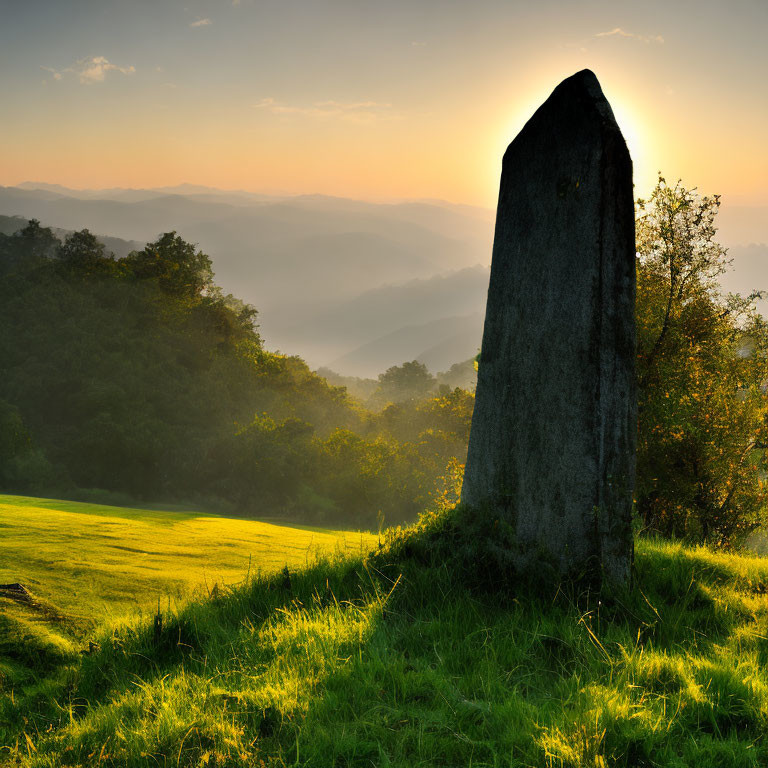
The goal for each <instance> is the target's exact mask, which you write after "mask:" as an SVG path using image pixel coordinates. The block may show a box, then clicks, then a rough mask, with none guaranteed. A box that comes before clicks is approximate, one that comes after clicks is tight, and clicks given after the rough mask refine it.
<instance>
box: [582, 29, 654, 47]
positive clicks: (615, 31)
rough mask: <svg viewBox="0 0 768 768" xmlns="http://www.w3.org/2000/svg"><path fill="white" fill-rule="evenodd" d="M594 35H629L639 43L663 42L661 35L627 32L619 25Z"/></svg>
mask: <svg viewBox="0 0 768 768" xmlns="http://www.w3.org/2000/svg"><path fill="white" fill-rule="evenodd" d="M595 37H631V38H633V39H634V40H639V41H640V42H641V43H663V42H664V38H663V37H662V36H661V35H638V34H636V33H635V32H627V31H626V30H625V29H622V28H621V27H615V28H614V29H612V30H610V32H598V33H597V34H596V35H595Z"/></svg>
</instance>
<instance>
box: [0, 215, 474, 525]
mask: <svg viewBox="0 0 768 768" xmlns="http://www.w3.org/2000/svg"><path fill="white" fill-rule="evenodd" d="M0 280H1V282H0V329H1V331H0V360H2V376H1V377H0V487H1V488H2V489H3V490H11V491H22V492H35V493H56V494H69V495H78V496H81V497H82V496H85V497H88V495H89V494H91V495H93V494H94V490H93V489H99V490H101V491H104V490H106V491H109V492H112V495H113V498H115V499H124V500H127V499H128V498H130V499H137V500H140V499H152V500H163V499H167V500H174V501H178V500H193V501H195V500H196V501H201V502H209V503H213V504H215V505H216V506H217V507H218V508H221V507H222V505H223V506H225V507H229V508H231V509H233V510H237V511H243V512H248V513H255V514H261V515H285V514H288V515H290V514H294V515H297V516H299V517H301V518H304V519H316V520H324V521H333V522H334V523H337V524H345V523H346V524H348V525H355V526H375V525H376V524H377V520H378V521H380V520H381V519H382V518H383V520H384V521H386V522H387V523H390V522H400V521H403V520H407V519H409V518H412V517H414V516H415V515H416V514H417V512H418V511H420V510H421V509H423V507H424V506H425V505H426V504H427V503H428V502H429V498H430V495H431V494H432V493H433V492H434V489H435V487H436V483H437V480H438V478H439V477H440V475H441V474H442V473H443V472H444V471H445V467H446V465H447V463H448V462H449V460H450V459H451V458H452V457H456V456H461V455H462V451H463V450H464V448H463V446H464V445H465V444H466V438H467V432H468V428H469V419H470V417H471V410H472V397H471V395H469V394H467V393H465V392H461V391H458V390H457V391H456V392H451V391H449V390H447V389H444V391H443V393H442V394H441V395H440V396H438V397H436V398H431V399H429V400H426V401H424V402H416V401H415V400H411V401H408V402H405V403H402V404H400V405H397V406H390V407H389V408H385V409H384V410H383V411H381V412H380V413H369V412H367V411H365V410H364V409H363V408H361V407H360V406H359V405H358V404H356V402H355V401H353V400H352V399H351V398H350V397H349V396H348V395H347V394H346V392H345V390H344V389H343V388H341V387H334V386H330V385H329V384H328V383H327V382H326V381H325V379H323V378H321V377H319V376H317V375H315V374H313V373H312V372H311V371H310V370H309V369H308V368H307V366H306V365H305V364H304V362H303V361H302V360H300V359H299V358H296V357H286V356H283V355H278V354H274V353H271V352H268V351H266V350H265V349H264V348H263V345H262V343H261V339H260V337H259V335H258V331H257V328H256V324H255V320H256V311H255V310H254V309H253V308H252V307H250V306H248V305H244V304H243V303H242V302H240V301H238V300H237V299H235V298H233V297H232V296H225V295H223V294H222V292H221V291H220V290H219V289H218V288H217V287H216V285H215V284H214V282H213V274H212V270H211V262H210V259H209V258H208V257H207V256H206V255H205V254H203V253H201V252H200V251H198V250H197V249H196V248H195V247H194V246H192V245H191V244H189V243H186V242H185V241H183V240H182V239H181V238H180V237H178V236H177V235H176V234H175V233H167V234H164V235H162V236H161V237H160V238H159V239H158V240H157V241H156V242H154V243H150V244H148V245H147V246H146V247H145V248H144V249H142V250H141V251H134V252H132V253H130V254H129V255H127V256H126V257H124V258H122V259H115V258H114V256H113V255H112V254H110V253H108V252H106V250H105V248H104V246H103V245H102V244H101V243H100V242H99V241H98V239H97V238H96V237H94V236H93V235H92V234H91V233H89V232H88V231H87V230H83V231H82V232H75V233H72V234H71V235H69V236H67V237H66V239H65V240H64V241H63V242H61V241H59V240H58V239H57V238H56V237H54V235H53V234H52V233H51V231H50V230H49V229H47V228H44V227H41V226H40V225H39V223H38V222H36V221H33V222H30V224H29V225H28V226H27V227H25V228H24V229H23V230H20V231H19V232H16V233H15V234H13V235H10V236H8V235H0ZM121 494H122V496H120V495H121ZM102 497H103V496H102Z"/></svg>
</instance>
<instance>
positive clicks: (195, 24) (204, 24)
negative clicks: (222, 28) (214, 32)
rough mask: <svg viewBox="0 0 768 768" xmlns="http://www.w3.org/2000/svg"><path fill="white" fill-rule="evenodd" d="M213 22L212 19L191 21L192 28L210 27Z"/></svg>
mask: <svg viewBox="0 0 768 768" xmlns="http://www.w3.org/2000/svg"><path fill="white" fill-rule="evenodd" d="M211 24H213V22H212V21H211V20H210V19H198V20H197V21H190V22H189V26H190V27H210V26H211Z"/></svg>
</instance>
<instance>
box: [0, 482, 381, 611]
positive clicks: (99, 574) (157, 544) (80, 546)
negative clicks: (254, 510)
mask: <svg viewBox="0 0 768 768" xmlns="http://www.w3.org/2000/svg"><path fill="white" fill-rule="evenodd" d="M374 540H375V537H372V536H371V535H370V534H360V533H352V532H341V531H326V530H322V529H319V528H300V527H289V526H287V525H275V524H271V523H264V522H259V521H255V520H242V519H233V518H226V517H218V516H215V515H210V514H203V513H200V512H184V511H164V510H147V509H127V508H123V507H109V506H102V505H96V504H81V503H77V502H69V501H58V500H49V499H37V498H27V497H23V496H1V495H0V548H1V549H0V553H1V555H2V556H1V557H0V584H2V583H11V582H19V583H22V584H24V585H25V586H26V587H28V588H29V589H30V591H31V592H32V593H33V594H34V595H35V596H36V597H39V598H42V599H43V600H45V601H46V603H49V604H51V605H53V606H55V607H56V608H57V609H58V610H59V612H60V613H62V614H64V615H65V616H67V617H70V618H72V619H79V620H83V619H85V620H88V619H92V620H96V621H103V620H104V619H105V618H109V617H114V618H123V617H125V615H126V614H129V613H131V612H132V611H134V610H136V609H142V610H147V609H150V610H151V609H153V608H155V609H156V607H157V603H158V599H159V600H160V604H161V606H162V607H163V608H164V609H165V608H166V607H167V604H168V599H169V598H170V599H171V601H172V603H173V604H174V605H176V604H177V603H178V602H179V601H180V600H181V601H183V600H185V599H187V598H188V597H189V596H191V595H193V594H195V593H198V594H208V592H209V590H211V589H213V587H214V585H218V588H221V587H223V586H225V585H232V584H235V583H238V582H242V581H244V580H245V578H246V576H247V575H248V573H249V569H250V572H251V575H258V574H259V573H265V574H266V573H273V572H275V571H277V570H279V569H281V568H283V566H285V565H287V566H288V567H289V568H290V569H291V570H293V569H295V568H296V567H298V566H304V565H306V564H307V563H309V562H311V561H312V560H313V559H314V558H315V556H316V555H318V554H328V553H334V552H336V551H337V550H338V551H342V552H351V551H354V552H357V553H360V551H361V547H364V548H369V547H370V545H371V542H372V541H374ZM2 605H3V603H2V602H0V610H2Z"/></svg>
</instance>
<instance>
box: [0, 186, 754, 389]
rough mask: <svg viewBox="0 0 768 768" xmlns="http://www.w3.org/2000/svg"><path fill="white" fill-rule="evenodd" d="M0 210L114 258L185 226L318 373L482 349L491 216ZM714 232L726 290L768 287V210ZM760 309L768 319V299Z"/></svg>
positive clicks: (341, 201)
mask: <svg viewBox="0 0 768 768" xmlns="http://www.w3.org/2000/svg"><path fill="white" fill-rule="evenodd" d="M0 214H6V215H8V216H12V215H16V216H22V217H25V218H37V219H39V220H40V221H41V222H42V223H43V224H44V225H46V226H51V227H54V228H59V229H61V230H75V229H82V228H84V227H87V228H88V229H90V230H91V231H92V232H94V233H97V234H99V235H101V236H102V237H103V238H104V239H108V238H112V240H109V241H108V242H107V245H108V247H109V248H110V249H111V250H113V251H115V252H116V253H117V254H118V255H124V252H125V251H126V249H128V250H130V249H131V248H135V247H140V244H143V243H145V242H147V241H149V240H153V239H155V238H156V237H157V235H159V234H160V233H161V232H166V231H169V230H176V231H177V232H178V233H179V234H180V235H181V236H182V237H183V238H184V239H186V240H189V241H192V242H195V243H197V244H198V246H199V247H200V248H201V249H202V250H204V251H205V252H206V253H208V254H209V255H210V256H211V257H212V259H213V265H214V271H215V273H216V280H217V282H218V284H219V285H221V286H222V288H223V289H224V290H225V291H226V292H230V293H232V294H234V295H235V296H238V297H239V298H242V299H243V300H244V301H247V302H249V303H251V304H253V305H254V306H256V308H257V309H258V310H259V313H260V315H259V323H260V326H261V332H262V335H263V336H264V338H265V341H266V344H267V346H268V347H270V348H272V349H280V350H281V351H283V352H285V353H287V354H298V355H300V356H302V357H303V358H305V359H306V360H307V361H308V362H309V363H310V365H312V366H314V367H320V366H328V367H330V368H332V369H334V370H336V371H337V372H338V373H341V374H344V375H354V376H369V377H370V376H376V375H377V374H378V373H380V372H381V371H383V370H385V369H386V368H387V367H389V366H391V365H395V364H398V363H402V362H403V361H405V360H412V359H419V360H422V361H423V362H425V363H426V364H427V365H428V366H429V367H430V369H432V370H433V371H435V372H436V371H438V370H445V369H447V368H448V367H450V365H451V364H452V363H454V362H459V361H461V360H464V359H466V358H468V357H470V356H472V355H474V354H475V353H476V351H477V349H478V348H479V346H480V340H481V335H482V317H483V314H484V309H485V294H486V290H487V283H488V265H489V263H490V257H491V246H492V238H493V219H494V214H493V211H491V210H488V209H483V208H475V207H472V206H464V205H455V204H450V203H445V202H443V201H432V200H430V201H426V200H420V201H410V202H398V203H372V202H366V201H361V200H351V199H346V198H337V197H328V196H323V195H299V196H280V195H262V194H255V193H251V192H245V191H242V190H219V189H215V188H212V187H205V186H200V185H193V184H181V185H177V186H171V187H160V188H155V189H119V188H118V189H104V190H73V189H69V188H67V187H63V186H61V185H58V184H48V183H44V182H25V183H23V184H19V185H18V186H16V187H0ZM9 226H10V225H9ZM718 226H719V228H720V232H719V240H720V241H721V242H722V243H723V244H724V245H726V246H727V247H729V249H730V255H731V256H732V257H733V259H734V262H733V270H732V271H731V272H729V273H728V274H727V275H725V276H723V285H724V287H725V288H726V289H727V290H731V291H739V292H742V293H749V292H751V291H752V290H754V289H759V288H766V289H768V208H767V207H755V206H752V207H747V206H735V205H734V206H729V205H728V203H727V200H726V201H725V202H724V203H723V205H722V207H721V209H720V213H719V215H718ZM126 241H127V243H126ZM760 306H761V310H762V311H763V312H768V301H763V302H762V303H761V304H760Z"/></svg>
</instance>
